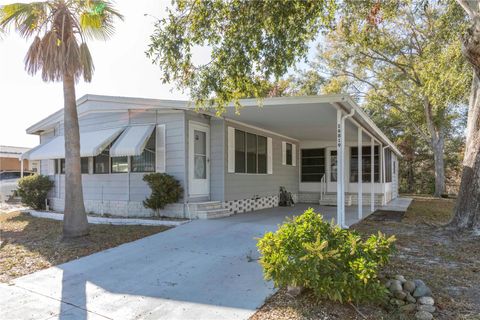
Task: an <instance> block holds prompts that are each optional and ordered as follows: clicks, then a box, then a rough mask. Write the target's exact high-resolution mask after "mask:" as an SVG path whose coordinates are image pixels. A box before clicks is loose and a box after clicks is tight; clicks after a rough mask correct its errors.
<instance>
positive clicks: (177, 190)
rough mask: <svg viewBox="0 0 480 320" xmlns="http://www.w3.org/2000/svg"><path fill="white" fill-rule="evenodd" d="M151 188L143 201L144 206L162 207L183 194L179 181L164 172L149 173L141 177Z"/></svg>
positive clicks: (151, 207)
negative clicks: (147, 196) (150, 191)
mask: <svg viewBox="0 0 480 320" xmlns="http://www.w3.org/2000/svg"><path fill="white" fill-rule="evenodd" d="M143 181H145V182H147V184H148V186H149V187H150V189H151V190H152V194H151V195H150V197H149V198H147V199H145V200H144V201H143V205H144V206H145V208H150V209H153V210H156V211H158V210H160V209H163V208H164V207H165V206H166V205H167V204H169V203H175V202H177V201H178V200H179V199H180V197H181V196H182V194H183V188H182V186H181V185H180V183H179V182H178V181H177V180H176V179H175V178H174V177H172V176H171V175H168V174H166V173H150V174H147V175H145V176H144V177H143Z"/></svg>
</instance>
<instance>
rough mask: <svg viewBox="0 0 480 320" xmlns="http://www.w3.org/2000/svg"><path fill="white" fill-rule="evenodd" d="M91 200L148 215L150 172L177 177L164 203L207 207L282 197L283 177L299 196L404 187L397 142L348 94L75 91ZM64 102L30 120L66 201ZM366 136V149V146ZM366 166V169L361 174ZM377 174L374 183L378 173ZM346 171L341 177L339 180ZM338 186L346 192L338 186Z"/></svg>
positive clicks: (194, 211) (376, 196)
mask: <svg viewBox="0 0 480 320" xmlns="http://www.w3.org/2000/svg"><path fill="white" fill-rule="evenodd" d="M77 104H78V114H79V122H80V139H81V151H80V152H81V156H82V160H81V161H82V173H83V176H82V177H83V190H84V199H85V206H86V210H87V211H93V212H96V213H110V214H113V215H122V216H142V215H143V216H146V215H151V213H152V211H150V210H147V209H145V208H144V207H143V204H142V201H143V200H144V199H145V198H146V197H147V196H149V194H150V190H149V188H148V186H147V185H146V183H145V182H144V181H143V180H142V178H143V176H144V174H145V173H148V172H167V173H169V174H171V175H173V176H174V177H175V178H176V179H178V180H179V181H180V183H181V184H182V186H183V188H184V197H183V199H182V200H181V202H180V203H177V204H173V205H169V206H168V207H167V208H166V209H165V210H163V212H162V214H163V215H165V216H173V217H186V218H188V217H191V218H208V217H216V216H221V215H225V214H232V213H237V212H246V211H252V210H257V209H261V208H267V207H273V206H277V205H278V191H279V187H280V186H284V187H286V189H287V190H288V191H290V192H292V194H293V195H294V198H295V199H296V200H297V201H299V202H312V203H317V204H318V203H319V201H320V203H321V204H336V205H337V206H338V208H339V210H338V212H339V213H338V219H339V220H338V221H341V223H342V224H344V212H345V205H356V204H358V203H359V202H360V205H359V206H358V211H359V214H360V215H363V212H362V205H370V210H372V211H373V209H374V206H375V205H380V204H385V203H387V202H389V201H390V200H391V199H393V198H396V197H397V196H398V157H400V156H401V154H400V152H399V151H398V149H397V148H396V147H395V146H394V145H393V144H392V142H391V141H390V140H389V139H388V138H387V137H386V136H385V134H383V133H382V132H381V131H380V130H379V128H378V127H377V126H376V125H375V124H374V123H373V122H372V120H370V119H369V118H368V117H367V115H366V114H365V113H364V112H363V111H362V109H361V108H360V107H358V106H357V105H356V104H355V102H353V100H352V99H351V98H350V97H348V96H345V95H324V96H309V97H281V98H268V99H265V100H264V101H263V103H262V107H258V102H257V100H254V99H248V100H242V101H241V104H242V105H243V106H244V107H243V108H242V109H241V110H240V113H239V114H236V113H235V109H234V108H233V107H228V108H227V110H226V113H225V114H224V116H222V117H216V116H215V115H214V112H211V111H206V110H199V111H198V112H196V111H195V110H194V107H193V106H192V105H191V103H189V102H186V101H172V100H153V99H139V98H125V97H109V96H94V95H86V96H84V97H82V98H81V99H79V100H78V101H77ZM63 132H64V128H63V110H60V111H58V112H56V113H54V114H52V115H50V116H49V117H47V118H45V119H43V120H41V121H40V122H38V123H36V124H35V125H33V126H31V127H30V128H28V129H27V133H29V134H37V135H39V136H40V141H41V144H40V145H39V146H37V147H36V148H33V149H32V150H30V151H29V152H27V153H25V154H24V158H26V159H30V160H41V168H40V172H41V173H42V174H46V175H49V176H51V178H52V179H53V180H54V181H55V188H54V190H53V191H52V192H51V194H50V196H49V199H50V205H51V206H52V207H53V208H54V209H56V210H62V209H63V205H64V198H65V197H64V196H65V194H64V174H63V173H64V169H65V166H64V163H65V162H64V160H63V158H64V154H65V151H64V137H63ZM359 146H360V148H359ZM359 177H362V179H360V181H359ZM372 180H373V183H372V182H371V181H372ZM339 181H341V182H342V183H338V182H339ZM337 195H339V196H337Z"/></svg>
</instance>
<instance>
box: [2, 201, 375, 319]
mask: <svg viewBox="0 0 480 320" xmlns="http://www.w3.org/2000/svg"><path fill="white" fill-rule="evenodd" d="M306 207H307V205H299V206H296V207H295V208H274V209H265V210H260V211H257V212H254V213H247V214H238V215H235V216H232V217H228V218H224V219H218V220H196V221H192V222H190V223H188V224H184V225H182V226H179V227H177V228H174V229H172V230H169V231H166V232H162V233H159V234H155V235H153V236H150V237H147V238H143V239H140V240H137V241H135V242H131V243H127V244H124V245H121V246H119V247H116V248H112V249H108V250H105V251H102V252H99V253H96V254H93V255H90V256H87V257H84V258H80V259H78V260H75V261H71V262H68V263H65V264H62V265H59V266H57V267H52V268H49V269H46V270H42V271H39V272H36V273H33V274H31V275H27V276H24V277H21V278H18V279H15V280H14V281H12V283H11V284H10V285H7V284H1V285H0V301H1V310H0V319H2V320H8V319H36V320H39V319H62V320H66V319H69V320H70V319H75V320H83V319H209V320H212V319H247V318H248V317H250V316H251V315H252V314H253V313H254V312H255V310H256V309H257V308H258V307H260V306H261V305H262V304H263V302H264V301H265V299H266V298H267V297H269V296H270V295H271V294H273V293H274V292H275V289H274V287H273V284H272V283H269V282H265V281H264V280H263V275H262V269H261V267H260V265H259V264H258V262H257V261H256V260H255V259H256V258H257V257H258V253H257V251H256V247H255V244H256V240H255V238H257V237H260V236H262V235H263V234H264V233H265V232H266V231H273V230H275V229H276V228H277V225H278V224H279V223H281V222H282V221H283V220H284V218H285V216H288V215H292V214H299V213H301V212H303V210H304V209H305V208H306ZM355 208H356V207H355ZM351 210H353V213H347V222H350V223H353V222H354V221H355V218H354V216H355V213H354V212H355V209H353V207H352V209H351ZM318 211H319V212H322V213H324V215H325V216H326V218H328V219H331V218H332V217H333V216H334V214H335V208H332V207H322V208H320V209H319V210H318ZM365 212H367V211H365ZM252 258H253V260H252Z"/></svg>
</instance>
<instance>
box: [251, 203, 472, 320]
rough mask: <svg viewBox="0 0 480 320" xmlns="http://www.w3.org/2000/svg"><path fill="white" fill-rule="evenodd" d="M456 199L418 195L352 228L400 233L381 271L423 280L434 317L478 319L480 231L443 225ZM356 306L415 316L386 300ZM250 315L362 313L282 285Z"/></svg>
mask: <svg viewBox="0 0 480 320" xmlns="http://www.w3.org/2000/svg"><path fill="white" fill-rule="evenodd" d="M454 204H455V200H452V199H434V198H427V197H416V198H414V201H413V203H412V205H411V206H410V208H409V209H408V211H407V213H406V214H405V215H404V217H403V219H401V221H396V220H398V219H396V218H395V219H393V221H392V220H391V219H388V217H387V219H380V221H377V220H376V219H365V220H363V221H361V222H360V223H358V224H356V225H354V226H352V228H353V229H355V230H357V231H359V232H360V233H362V234H365V235H368V234H372V233H377V232H378V231H381V232H383V233H386V234H387V235H393V234H394V235H395V236H396V238H397V241H396V248H397V252H396V254H395V255H394V256H393V257H392V259H391V262H390V263H389V265H388V266H387V268H386V269H385V270H384V271H383V276H387V275H396V274H402V275H404V276H405V277H407V278H411V279H417V278H418V279H422V280H424V281H425V283H426V284H427V285H428V286H429V287H430V288H431V289H432V291H433V296H434V298H435V301H436V302H435V303H436V305H437V308H438V310H437V311H436V312H435V313H434V317H435V319H445V320H446V319H459V320H460V319H462V320H467V319H468V320H474V319H475V320H480V237H478V236H474V235H472V234H468V233H458V232H453V231H451V230H449V229H448V228H445V227H443V225H445V224H446V223H448V222H449V221H450V219H451V214H452V211H453V207H454ZM380 217H382V214H381V215H380ZM357 307H358V309H359V310H360V312H361V313H363V314H364V315H365V316H366V317H367V319H411V318H412V316H408V317H406V316H404V315H402V314H400V313H398V312H395V311H388V310H387V309H386V308H385V307H384V306H382V305H359V306H357ZM251 319H253V320H264V319H347V320H348V319H363V318H362V317H361V316H360V315H359V314H358V313H357V312H356V311H354V310H353V308H352V307H351V306H350V305H348V304H340V303H333V302H330V301H323V300H320V301H318V300H317V299H315V298H314V297H313V296H312V295H311V294H310V293H308V292H307V293H305V294H302V295H300V297H297V298H290V297H289V296H288V295H287V294H286V292H285V290H280V291H279V292H278V293H276V294H275V295H273V296H272V297H271V298H270V299H268V300H267V301H266V303H265V304H264V305H263V307H262V308H261V309H260V310H259V311H258V312H257V313H256V314H255V315H254V316H252V318H251Z"/></svg>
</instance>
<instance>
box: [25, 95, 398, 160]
mask: <svg viewBox="0 0 480 320" xmlns="http://www.w3.org/2000/svg"><path fill="white" fill-rule="evenodd" d="M240 104H241V105H242V108H241V109H240V110H239V114H236V112H235V107H234V106H233V105H230V106H229V107H227V112H226V114H225V115H224V116H223V118H225V119H229V120H233V121H239V122H242V123H246V124H250V125H252V126H256V127H259V128H262V129H266V130H270V131H272V132H276V133H279V134H283V135H285V136H289V137H292V138H294V139H297V140H331V141H335V140H336V114H337V113H336V110H337V108H340V109H342V110H344V112H345V113H346V114H348V113H350V112H351V111H352V110H354V111H355V113H354V115H353V116H352V118H351V119H348V120H347V121H346V122H345V140H346V141H356V139H357V126H360V127H362V128H363V130H364V131H365V132H366V133H367V134H368V136H373V137H374V138H375V139H376V140H377V141H380V142H381V143H383V144H385V145H387V146H389V147H390V148H391V149H392V150H393V151H394V152H395V153H396V154H397V155H399V156H401V153H400V151H399V150H398V149H397V148H396V147H395V145H394V144H393V143H392V142H391V141H390V140H389V139H388V137H387V136H386V135H385V134H384V133H383V132H382V131H381V130H380V129H379V128H378V127H377V126H376V125H375V123H373V121H372V120H371V119H370V118H369V117H368V116H367V115H366V114H365V112H364V111H363V110H362V108H360V107H359V106H358V105H357V104H356V103H355V102H354V101H353V100H352V99H351V98H350V96H348V95H343V94H329V95H319V96H301V97H274V98H265V99H263V100H261V101H259V100H257V99H242V100H240ZM77 108H78V115H79V117H81V116H82V115H84V114H87V113H92V112H108V111H120V110H135V109H138V110H148V109H165V110H168V109H170V110H193V109H194V105H193V103H191V102H189V101H180V100H161V99H144V98H131V97H115V96H100V95H85V96H83V97H81V98H80V99H78V100H77ZM200 112H202V113H205V114H209V115H212V116H214V113H213V112H210V111H208V110H201V111H200ZM62 120H63V109H61V110H59V111H57V112H55V113H53V114H52V115H50V116H48V117H47V118H45V119H43V120H41V121H39V122H37V123H36V124H34V125H32V126H31V127H29V128H28V129H27V133H30V134H39V133H41V132H42V131H45V130H49V129H51V128H52V127H54V126H55V124H57V123H58V122H61V121H62ZM352 121H353V122H352Z"/></svg>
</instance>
